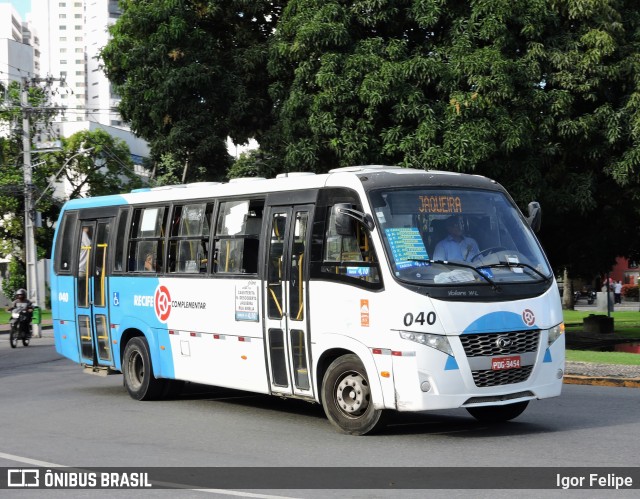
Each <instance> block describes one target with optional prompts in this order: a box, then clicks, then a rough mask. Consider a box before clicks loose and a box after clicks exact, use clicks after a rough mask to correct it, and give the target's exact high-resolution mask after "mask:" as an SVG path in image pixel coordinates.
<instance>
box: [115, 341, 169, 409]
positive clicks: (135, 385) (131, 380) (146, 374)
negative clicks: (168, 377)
mask: <svg viewBox="0 0 640 499" xmlns="http://www.w3.org/2000/svg"><path fill="white" fill-rule="evenodd" d="M122 374H123V375H124V385H125V386H126V387H127V391H128V392H129V395H130V396H131V398H133V399H135V400H156V399H158V398H160V396H161V395H162V392H163V390H164V388H165V383H164V381H165V380H163V379H156V378H154V377H153V369H152V368H151V355H149V345H148V343H147V340H146V339H144V338H143V337H141V336H136V337H135V338H131V340H129V343H127V346H126V348H125V349H124V357H123V359H122Z"/></svg>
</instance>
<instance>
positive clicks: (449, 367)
mask: <svg viewBox="0 0 640 499" xmlns="http://www.w3.org/2000/svg"><path fill="white" fill-rule="evenodd" d="M456 369H460V368H459V367H458V363H457V362H456V359H455V357H452V356H451V355H447V363H446V364H445V365H444V370H445V371H455V370H456Z"/></svg>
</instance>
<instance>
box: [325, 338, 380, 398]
mask: <svg viewBox="0 0 640 499" xmlns="http://www.w3.org/2000/svg"><path fill="white" fill-rule="evenodd" d="M330 341H332V342H333V344H338V345H339V346H336V347H332V348H328V349H327V350H325V351H323V352H322V353H321V354H320V356H319V357H318V361H317V362H316V367H315V374H316V393H317V398H318V402H320V403H322V395H321V394H322V381H323V379H324V375H325V373H326V372H327V369H328V368H329V366H330V365H331V363H332V362H333V361H334V360H336V359H337V358H339V357H342V356H343V355H349V354H353V355H355V356H357V357H358V358H359V359H360V361H361V362H362V365H364V368H365V370H366V374H367V378H368V381H369V387H370V390H371V397H372V400H373V406H374V407H375V408H376V409H384V408H385V406H384V398H383V394H382V385H381V384H380V377H379V376H378V371H377V369H376V364H375V362H374V359H373V354H372V353H371V350H370V349H369V348H367V347H366V346H364V345H363V344H362V343H360V342H358V341H355V340H353V339H351V338H345V337H344V336H341V335H331V338H330Z"/></svg>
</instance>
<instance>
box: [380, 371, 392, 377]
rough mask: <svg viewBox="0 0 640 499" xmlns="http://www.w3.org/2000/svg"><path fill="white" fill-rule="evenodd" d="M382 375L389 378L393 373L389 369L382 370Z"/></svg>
mask: <svg viewBox="0 0 640 499" xmlns="http://www.w3.org/2000/svg"><path fill="white" fill-rule="evenodd" d="M380 376H382V377H383V378H389V377H391V373H390V372H389V371H380Z"/></svg>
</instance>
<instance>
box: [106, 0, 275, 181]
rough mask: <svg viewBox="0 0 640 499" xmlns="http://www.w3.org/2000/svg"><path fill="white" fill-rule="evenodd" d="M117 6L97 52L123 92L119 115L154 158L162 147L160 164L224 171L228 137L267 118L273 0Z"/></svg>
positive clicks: (259, 126)
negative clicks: (119, 13)
mask: <svg viewBox="0 0 640 499" xmlns="http://www.w3.org/2000/svg"><path fill="white" fill-rule="evenodd" d="M121 6H122V10H123V13H122V16H121V17H120V18H119V19H118V22H117V23H116V24H115V25H114V26H113V27H112V28H111V36H112V38H111V40H110V42H109V43H108V44H107V46H106V47H104V49H103V50H102V53H101V57H102V59H103V61H104V65H105V71H106V74H107V75H108V77H109V79H110V80H111V81H112V82H113V83H114V84H115V86H116V89H117V91H118V93H119V94H120V96H121V98H122V101H121V104H120V112H121V114H122V116H123V117H124V119H125V120H127V121H128V122H129V123H130V124H131V127H132V130H133V131H134V132H136V133H137V134H139V135H140V136H141V137H143V138H144V139H146V140H148V141H149V142H150V144H151V149H152V154H153V155H154V157H155V159H156V160H160V159H161V158H162V157H163V156H165V160H164V161H163V162H161V166H163V165H164V166H169V167H171V164H174V163H175V162H176V161H177V162H178V163H181V164H183V165H184V164H186V165H187V173H188V174H187V176H186V180H195V179H200V180H205V179H210V180H215V179H220V178H222V177H224V173H225V172H226V169H227V168H228V167H229V166H230V163H231V157H230V156H229V155H228V153H227V150H226V139H227V136H231V137H232V138H233V139H234V140H235V141H236V142H237V143H244V142H247V140H248V139H249V138H251V137H259V136H260V134H261V131H262V130H263V129H265V128H267V127H268V126H269V124H270V121H271V113H270V109H271V102H270V100H269V98H268V95H267V86H266V81H267V70H266V57H267V43H266V42H267V39H268V38H269V36H270V35H271V33H272V32H273V29H274V26H275V23H276V21H277V18H278V14H279V10H280V9H279V2H278V1H270V2H264V1H258V2H255V1H252V0H211V1H202V0H200V1H198V0H151V1H144V2H140V1H138V0H123V1H122V2H121ZM167 155H170V156H171V158H167V157H166V156H167ZM176 168H177V167H176ZM164 173H166V172H165V171H161V172H159V174H160V175H162V174H164Z"/></svg>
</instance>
